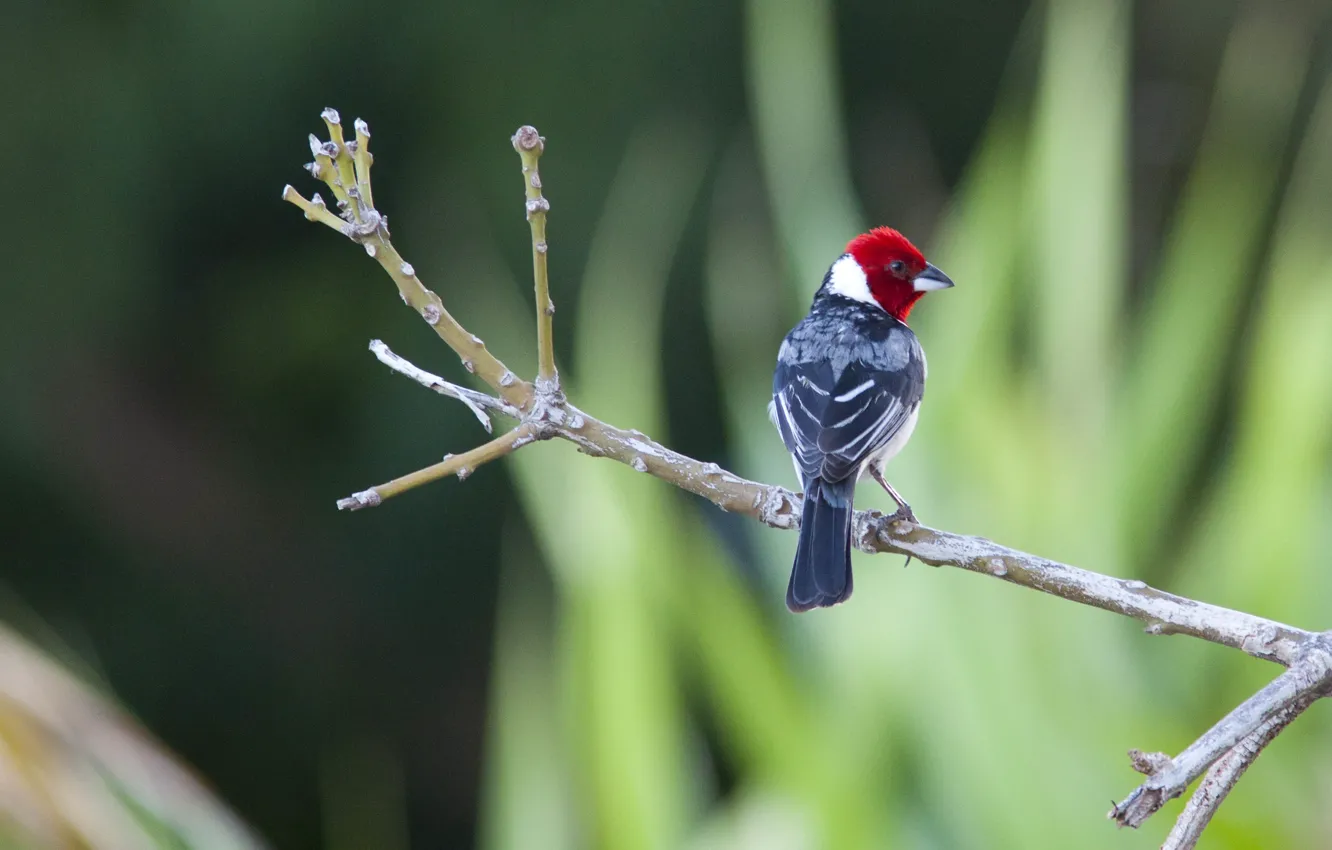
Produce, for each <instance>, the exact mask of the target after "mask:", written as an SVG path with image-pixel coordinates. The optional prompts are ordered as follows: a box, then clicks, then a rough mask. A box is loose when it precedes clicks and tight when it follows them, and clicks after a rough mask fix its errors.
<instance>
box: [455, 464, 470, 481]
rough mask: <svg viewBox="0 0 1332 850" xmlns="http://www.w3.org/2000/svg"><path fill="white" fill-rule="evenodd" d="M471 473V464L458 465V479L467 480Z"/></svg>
mask: <svg viewBox="0 0 1332 850" xmlns="http://www.w3.org/2000/svg"><path fill="white" fill-rule="evenodd" d="M471 474H472V468H471V467H470V466H460V467H458V473H457V475H458V480H459V481H466V480H467V477H468V476H469V475H471Z"/></svg>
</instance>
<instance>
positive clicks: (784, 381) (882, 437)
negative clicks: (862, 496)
mask: <svg viewBox="0 0 1332 850" xmlns="http://www.w3.org/2000/svg"><path fill="white" fill-rule="evenodd" d="M912 342H914V340H912ZM911 349H912V350H911V355H910V357H909V358H908V359H907V362H906V363H904V364H902V368H899V369H882V368H878V367H877V366H876V365H874V364H871V363H867V362H866V361H864V360H852V361H850V362H848V363H846V365H845V366H844V367H843V368H841V369H840V370H838V369H837V368H836V366H837V365H840V364H835V363H833V362H830V361H828V360H817V361H808V362H795V363H791V362H779V363H778V365H777V372H776V374H775V375H773V408H772V413H773V420H774V421H775V422H776V424H777V429H778V430H779V431H780V432H781V435H782V442H784V443H785V444H786V448H787V450H788V451H789V452H790V453H791V455H792V457H793V458H794V459H795V463H796V467H797V468H798V469H799V470H800V473H801V475H802V476H804V478H805V479H806V480H808V479H809V478H812V477H815V476H817V477H819V478H822V479H823V480H825V481H841V480H843V479H846V478H848V477H850V476H853V475H855V474H856V473H857V472H858V471H859V469H860V466H861V464H863V463H864V462H865V460H866V459H867V458H869V457H870V456H871V455H873V454H874V453H875V452H877V451H879V450H880V449H882V448H883V447H884V446H886V445H888V443H889V441H891V440H892V439H893V437H894V436H896V435H897V433H898V431H900V430H901V428H902V426H903V425H904V424H906V422H907V421H908V420H909V419H910V418H911V415H912V414H913V413H914V412H915V411H916V408H917V407H918V406H919V405H920V400H921V398H922V396H923V395H924V392H925V369H924V360H923V359H922V358H921V357H920V356H919V354H918V352H919V348H918V347H917V346H915V345H913V346H912V347H911Z"/></svg>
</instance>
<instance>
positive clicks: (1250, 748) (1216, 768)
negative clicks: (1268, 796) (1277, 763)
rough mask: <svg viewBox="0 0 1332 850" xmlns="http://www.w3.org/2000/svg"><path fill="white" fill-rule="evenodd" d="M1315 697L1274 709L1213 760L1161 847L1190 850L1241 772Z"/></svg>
mask: <svg viewBox="0 0 1332 850" xmlns="http://www.w3.org/2000/svg"><path fill="white" fill-rule="evenodd" d="M1315 699H1317V697H1314V696H1309V697H1305V698H1303V699H1300V700H1297V701H1296V702H1294V703H1293V704H1291V705H1289V706H1287V707H1286V708H1284V709H1282V710H1281V711H1278V712H1277V713H1276V714H1274V715H1272V716H1271V717H1270V718H1268V719H1267V720H1266V721H1264V722H1263V723H1261V724H1260V725H1259V726H1258V728H1257V729H1254V730H1253V731H1252V732H1250V733H1249V734H1248V735H1246V736H1245V737H1243V738H1241V739H1240V741H1239V743H1237V744H1236V745H1235V746H1234V747H1233V748H1231V750H1230V752H1228V753H1226V754H1225V755H1223V756H1221V758H1219V759H1217V760H1216V761H1215V762H1213V763H1212V767H1211V768H1210V769H1209V770H1208V771H1207V775H1206V776H1205V777H1203V781H1202V782H1200V783H1198V789H1197V790H1196V791H1194V792H1193V796H1192V797H1191V798H1190V799H1189V802H1188V804H1187V805H1185V806H1184V811H1183V812H1182V813H1181V814H1180V816H1179V820H1177V821H1175V828H1174V829H1172V830H1170V835H1169V836H1167V837H1166V840H1165V843H1164V844H1162V845H1161V850H1193V848H1194V847H1196V846H1197V844H1198V839H1199V838H1201V837H1202V831H1203V830H1204V829H1206V828H1207V824H1209V823H1211V822H1212V815H1215V814H1216V810H1217V809H1218V808H1220V806H1221V803H1222V802H1224V801H1225V799H1226V796H1227V795H1228V794H1229V793H1230V789H1232V788H1234V787H1235V783H1236V782H1239V779H1240V777H1241V776H1243V775H1244V771H1246V770H1248V769H1249V765H1251V764H1253V763H1254V762H1255V761H1256V760H1257V759H1258V756H1259V754H1261V753H1262V751H1263V748H1264V747H1266V746H1267V745H1268V744H1269V743H1271V742H1272V739H1273V738H1275V737H1276V736H1277V735H1279V734H1280V733H1281V730H1283V729H1285V728H1286V727H1287V726H1288V725H1290V723H1291V721H1293V720H1294V719H1295V718H1297V717H1299V716H1300V715H1301V714H1303V713H1304V710H1305V709H1306V708H1308V707H1309V706H1310V705H1312V704H1313V702H1314V700H1315Z"/></svg>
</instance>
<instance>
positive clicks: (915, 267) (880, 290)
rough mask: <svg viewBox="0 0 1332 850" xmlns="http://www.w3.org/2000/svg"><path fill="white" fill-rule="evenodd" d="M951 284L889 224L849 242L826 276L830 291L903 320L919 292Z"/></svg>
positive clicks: (923, 292)
mask: <svg viewBox="0 0 1332 850" xmlns="http://www.w3.org/2000/svg"><path fill="white" fill-rule="evenodd" d="M852 261H854V266H852V265H851V263H852ZM952 285H953V282H952V281H951V280H949V279H948V275H946V274H944V273H943V272H941V271H939V270H938V269H937V268H935V267H934V266H932V265H930V264H929V263H927V262H925V257H924V256H922V255H921V253H920V251H917V250H916V246H915V245H912V244H911V243H910V242H908V241H907V238H906V237H905V236H903V235H902V234H900V233H898V232H897V231H896V230H893V229H892V228H890V227H876V228H874V229H873V230H871V231H870V232H869V233H862V234H861V235H859V236H857V237H856V238H855V239H852V240H851V241H850V242H848V243H847V246H846V255H844V256H843V257H842V259H840V260H838V261H837V262H836V263H834V264H833V267H832V269H831V271H830V273H829V278H828V286H829V288H830V289H831V290H832V291H833V292H835V293H837V294H839V295H842V296H845V297H847V298H854V299H856V300H858V301H869V302H873V303H875V304H878V305H879V306H880V307H882V308H883V309H884V311H885V312H887V313H889V314H890V315H892V316H895V317H896V318H898V319H899V320H901V321H904V322H905V321H906V318H907V315H908V314H909V313H910V312H911V308H912V307H914V306H915V304H916V302H917V301H919V300H920V297H921V296H922V295H924V294H925V293H926V292H929V291H931V290H934V289H946V288H947V287H950V286H952Z"/></svg>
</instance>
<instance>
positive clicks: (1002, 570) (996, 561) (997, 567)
mask: <svg viewBox="0 0 1332 850" xmlns="http://www.w3.org/2000/svg"><path fill="white" fill-rule="evenodd" d="M989 568H990V575H993V576H998V577H1000V578H1003V577H1004V576H1006V575H1008V565H1007V564H1005V563H1004V559H1003V558H991V559H990V560H989Z"/></svg>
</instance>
